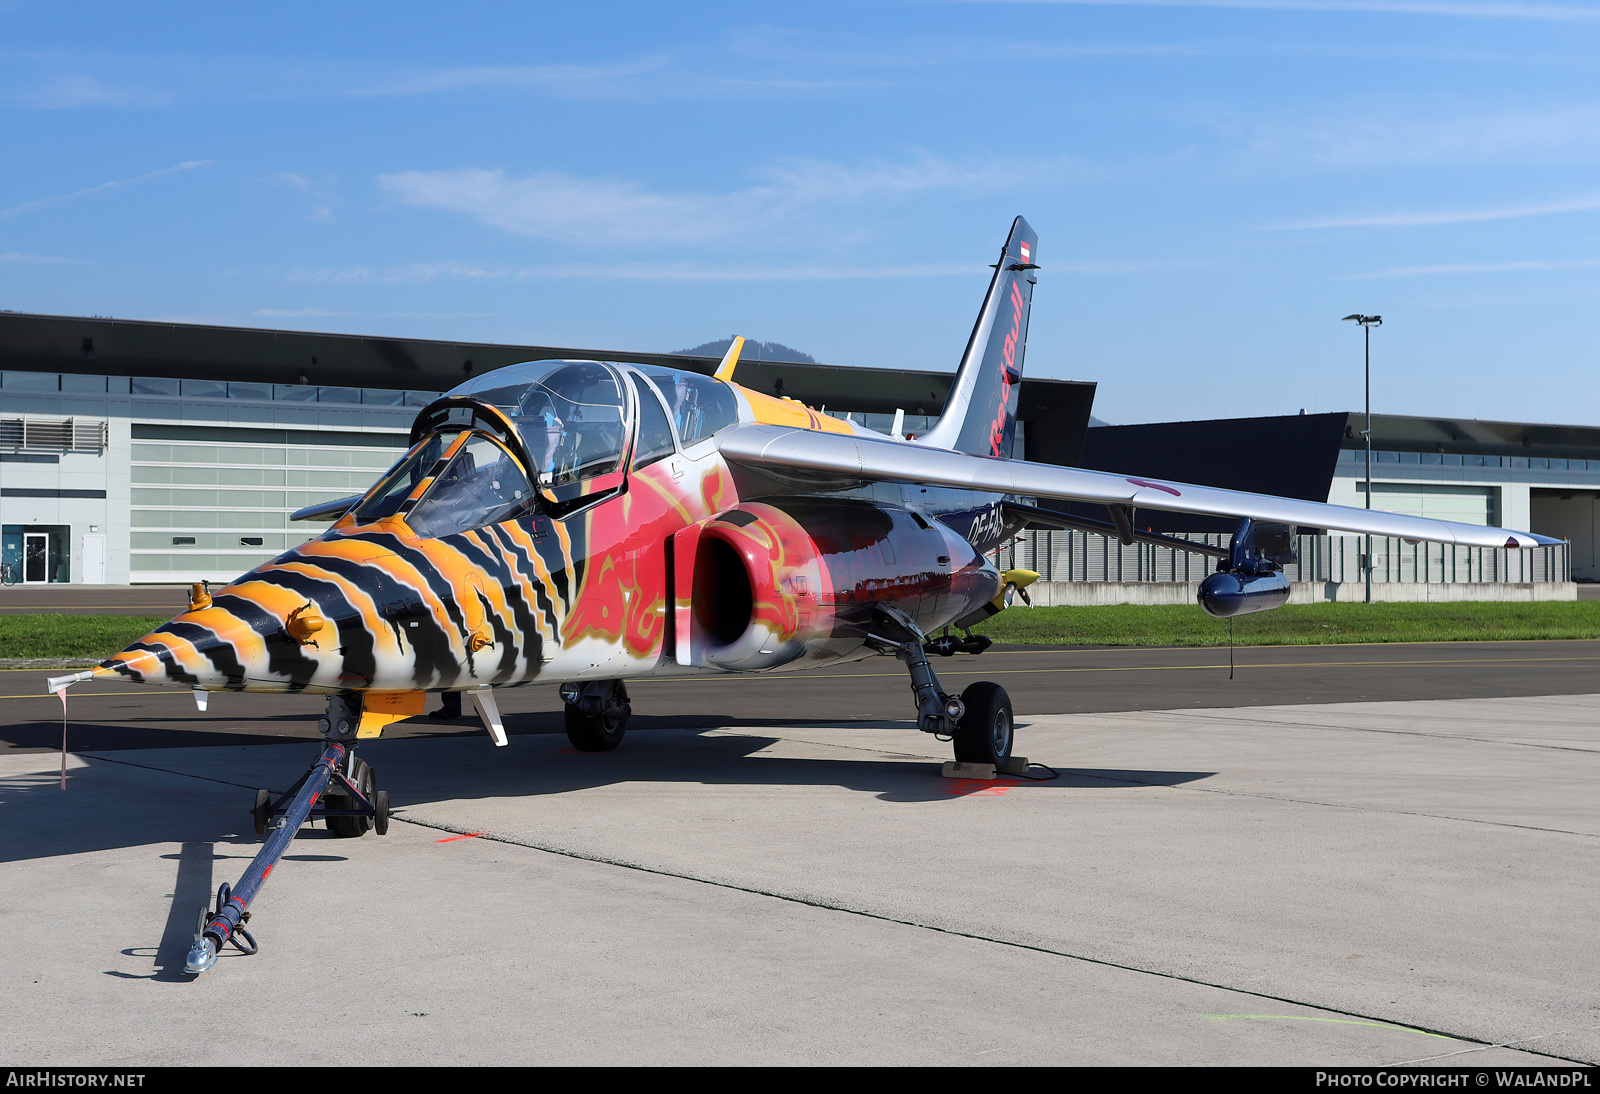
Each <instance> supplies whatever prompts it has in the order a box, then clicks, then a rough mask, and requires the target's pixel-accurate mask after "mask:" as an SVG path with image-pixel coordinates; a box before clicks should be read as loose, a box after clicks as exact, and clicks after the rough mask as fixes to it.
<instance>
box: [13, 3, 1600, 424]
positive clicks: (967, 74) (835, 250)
mask: <svg viewBox="0 0 1600 1094" xmlns="http://www.w3.org/2000/svg"><path fill="white" fill-rule="evenodd" d="M1597 168H1600V3H1590V4H1581V3H1517V2H1480V0H1067V2H1008V0H995V2H922V0H917V2H911V0H853V2H850V3H830V2H812V3H808V4H804V5H800V4H793V5H775V4H764V3H760V2H741V3H737V4H723V3H713V2H701V3H696V4H692V5H662V4H644V3H637V4H636V3H625V2H624V3H612V4H605V5H577V4H570V3H562V4H549V3H544V4H527V3H522V4H493V3H473V4H460V3H455V4H448V5H447V4H421V3H409V2H405V0H389V2H387V3H383V4H375V3H372V4H366V3H349V4H340V5H328V4H322V3H319V4H303V3H296V2H292V0H285V2H276V3H272V4H264V3H256V4H239V5H217V4H210V3H207V4H198V3H183V2H166V3H162V4H143V5H140V4H127V3H122V4H109V3H107V4H98V3H75V2H72V0H51V2H50V3H42V2H37V0H0V308H6V309H10V310H14V311H26V312H43V313H49V314H64V315H103V316H116V317H119V318H130V319H158V320H173V321H189V322H202V323H219V324H239V325H246V326H254V327H269V328H284V329H297V330H324V331H344V332H352V333H362V334H379V335H396V336H408V337H424V338H443V339H460V340H465V341H492V342H512V343H525V344H537V345H558V346H574V347H585V348H595V349H610V350H638V351H647V350H648V351H672V350H677V349H682V348H684V347H687V346H691V345H695V344H697V343H701V342H705V341H708V340H711V339H714V338H722V337H727V336H728V335H730V334H744V335H746V336H748V337H751V338H758V339H763V340H768V341H779V342H783V343H786V344H787V345H790V346H793V347H795V348H797V349H799V350H802V351H804V352H806V353H809V354H811V355H812V356H814V357H816V358H817V359H818V360H820V361H825V362H829V363H835V364H860V365H872V366H879V367H894V368H929V369H933V368H937V369H944V370H950V369H953V368H954V367H955V365H956V364H957V363H958V362H959V358H960V354H961V351H962V348H963V346H964V345H965V341H966V338H967V336H968V333H969V332H970V330H971V326H972V322H973V319H974V317H975V315H976V312H977V309H978V306H979V304H980V302H981V300H982V296H983V291H984V289H985V287H986V285H987V279H988V275H989V271H988V269H987V268H986V267H987V264H988V263H991V262H993V261H994V260H995V256H996V254H997V253H998V250H999V247H1000V245H1001V244H1002V243H1003V242H1004V240H1005V237H1006V233H1007V231H1008V229H1009V226H1010V224H1011V220H1012V218H1013V217H1014V216H1017V215H1019V214H1020V215H1023V216H1026V217H1027V218H1028V220H1029V222H1030V223H1031V224H1032V225H1033V227H1034V228H1035V230H1036V231H1037V232H1038V233H1039V239H1040V242H1039V252H1038V255H1037V256H1036V258H1035V261H1037V262H1038V263H1039V264H1040V266H1041V267H1042V268H1041V269H1040V271H1039V274H1038V277H1039V283H1038V287H1037V290H1036V294H1035V298H1034V308H1033V314H1032V324H1031V329H1030V334H1029V342H1028V353H1027V358H1026V369H1027V372H1028V374H1029V375H1032V376H1047V377H1059V378H1068V379H1082V380H1093V381H1096V382H1097V383H1098V384H1099V392H1098V395H1097V398H1096V403H1095V413H1096V415H1097V416H1098V417H1100V418H1102V419H1105V420H1107V421H1111V422H1143V421H1167V420H1179V419H1193V418H1212V417H1231V416H1241V415H1252V414H1293V413H1296V412H1297V411H1299V410H1301V409H1305V410H1307V411H1308V412H1313V413H1314V412H1319V411H1331V410H1346V409H1359V408H1360V407H1361V405H1362V398H1363V389H1362V335H1361V332H1360V330H1359V329H1357V327H1356V324H1354V323H1345V322H1341V317H1342V316H1345V315H1348V314H1350V313H1352V312H1361V313H1365V314H1369V315H1370V314H1379V315H1382V316H1383V317H1384V325H1383V327H1382V328H1380V329H1377V330H1375V331H1374V332H1373V333H1372V373H1373V385H1372V390H1373V407H1374V409H1375V410H1376V411H1379V412H1389V413H1401V414H1423V415H1447V416H1461V417H1476V418H1492V419H1510V420H1523V421H1553V422H1569V423H1578V424H1591V425H1593V424H1600V171H1597Z"/></svg>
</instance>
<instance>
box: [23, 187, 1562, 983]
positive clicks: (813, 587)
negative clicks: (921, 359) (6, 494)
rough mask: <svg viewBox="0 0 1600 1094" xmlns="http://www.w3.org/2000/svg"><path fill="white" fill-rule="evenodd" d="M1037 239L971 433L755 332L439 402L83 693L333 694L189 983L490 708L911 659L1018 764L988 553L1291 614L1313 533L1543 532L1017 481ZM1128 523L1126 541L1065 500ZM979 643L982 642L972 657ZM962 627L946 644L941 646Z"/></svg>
mask: <svg viewBox="0 0 1600 1094" xmlns="http://www.w3.org/2000/svg"><path fill="white" fill-rule="evenodd" d="M1038 257H1039V253H1038V238H1037V236H1036V234H1035V233H1034V231H1033V229H1032V228H1031V227H1030V226H1029V225H1028V223H1027V221H1025V220H1023V219H1022V218H1021V217H1018V218H1017V219H1016V220H1015V222H1014V223H1013V224H1012V226H1011V230H1010V232H1009V233H1008V235H1007V237H1006V241H1005V244H1004V246H1003V247H1002V249H1001V251H1000V256H999V261H998V262H997V263H996V264H995V266H994V274H993V276H992V278H991V279H990V283H989V288H988V292H987V294H986V295H985V297H984V301H983V305H982V308H981V309H980V311H979V314H978V318H977V321H976V323H975V324H974V326H973V329H972V333H971V336H970V337H969V339H968V341H967V346H966V350H965V353H964V354H963V356H962V359H961V364H960V368H959V370H958V372H957V373H956V377H955V381H954V383H953V385H952V387H951V391H950V396H949V398H948V401H947V403H946V406H945V409H944V413H943V415H942V416H941V417H940V419H939V421H938V422H937V424H936V425H935V426H934V427H933V428H932V429H931V430H930V431H929V432H927V433H926V434H925V435H923V436H920V437H916V438H914V439H908V438H906V437H903V436H898V435H885V434H882V433H878V432H875V431H873V430H871V429H868V428H866V427H865V426H864V425H861V424H859V423H856V422H854V421H851V420H848V419H843V420H842V419H839V418H837V417H831V416H829V415H827V414H825V413H820V412H818V411H817V410H814V409H812V408H811V407H808V406H805V405H804V404H802V403H800V402H797V401H795V400H793V399H789V398H782V397H774V396H771V395H767V394H764V393H762V392H759V391H754V390H751V389H749V388H746V387H742V386H741V385H740V384H739V383H738V382H737V381H736V379H735V377H736V375H737V368H738V360H739V354H740V349H741V346H742V344H743V340H742V339H738V340H736V341H735V342H734V344H733V345H732V347H731V348H730V349H729V351H728V354H727V356H726V358H725V359H724V360H723V362H722V365H721V367H720V368H719V369H718V370H717V372H716V374H715V375H714V376H712V377H706V376H703V375H699V374H697V373H691V372H685V371H678V370H675V369H671V368H665V367H657V366H649V367H641V366H636V365H631V364H625V363H614V362H606V361H534V362H529V363H525V364H519V365H512V366H509V367H505V368H501V369H497V370H494V371H492V372H488V373H485V374H483V375H480V376H477V377H475V378H473V379H471V380H469V381H467V382H466V383H463V384H461V385H460V386H459V387H457V388H455V389H454V390H452V391H450V392H448V393H447V394H445V395H444V396H443V397H442V398H440V399H438V400H437V401H436V402H434V403H433V404H431V405H430V406H427V407H425V408H423V409H422V411H421V412H420V413H419V414H418V415H417V418H416V421H415V424H414V425H413V427H412V430H411V448H410V450H409V451H408V452H407V453H406V454H405V455H404V456H403V457H402V458H401V459H400V460H399V462H398V463H396V464H395V465H394V467H393V469H392V470H390V471H389V472H388V473H387V474H385V475H384V476H383V477H382V478H381V479H379V480H378V482H377V483H376V484H375V485H374V486H373V487H372V488H371V489H369V490H368V491H367V492H366V493H364V494H362V495H359V496H355V497H350V498H345V499H342V500H340V501H336V502H332V503H326V504H321V505H316V506H311V507H309V508H307V509H303V510H301V511H300V512H298V513H296V514H294V518H295V519H298V520H325V521H332V522H333V523H332V527H330V528H329V529H328V530H327V531H326V532H325V533H324V534H322V535H321V536H319V537H317V538H315V539H313V540H311V541H309V542H307V543H304V544H302V545H301V546H299V547H295V548H293V549H292V550H289V551H286V552H285V553H283V554H282V555H280V556H279V557H277V558H275V559H273V560H272V561H270V562H268V563H265V564H264V565H261V566H259V567H257V568H256V569H254V570H252V571H250V572H249V573H246V574H244V575H242V576H241V577H239V578H238V579H237V580H235V581H233V582H232V583H230V584H228V585H226V586H225V587H223V588H220V589H218V590H216V591H215V592H212V591H209V590H207V589H205V588H203V587H202V586H198V585H197V586H195V588H194V592H193V594H192V599H191V606H190V609H189V610H188V611H186V612H184V613H182V614H181V615H179V616H177V617H176V618H174V619H173V620H171V621H170V622H168V623H166V624H164V625H162V626H160V627H158V628H156V629H155V630H154V631H152V632H151V633H150V634H148V635H146V636H145V637H144V638H142V639H140V640H139V641H138V642H135V643H134V644H133V645H131V646H129V647H128V648H127V649H126V650H124V651H123V652H121V653H118V654H116V655H115V656H113V657H111V658H109V659H108V660H106V661H105V662H103V663H102V664H101V665H100V666H99V667H97V668H95V669H92V670H88V671H85V672H81V673H76V674H72V675H69V676H64V677H59V678H56V679H54V680H52V681H51V682H50V686H51V688H52V690H59V689H61V688H64V687H66V686H68V685H70V684H72V683H75V682H77V681H79V680H85V679H91V678H96V679H103V678H108V677H109V678H122V679H125V680H128V681H131V682H134V683H144V684H160V685H169V686H177V687H184V688H191V689H194V690H195V692H196V695H197V701H198V700H202V699H203V696H204V693H206V692H210V691H219V690H221V691H250V692H312V693H317V694H322V695H326V696H327V703H328V705H327V713H326V714H325V716H324V717H323V718H322V719H321V721H320V723H319V727H320V729H321V732H322V734H323V737H324V741H325V749H324V752H323V755H322V758H321V759H320V760H319V761H318V764H317V765H316V766H315V767H314V768H313V769H312V770H311V771H309V772H308V773H307V774H306V776H304V777H303V778H302V779H301V781H300V782H299V783H297V784H296V785H295V786H294V787H292V788H291V789H290V791H288V792H285V793H283V794H279V795H273V794H271V793H270V792H268V791H266V790H262V791H260V792H259V793H258V795H257V801H256V807H255V817H256V828H257V831H258V832H259V833H262V834H265V835H267V837H268V838H267V841H266V843H265V845H264V846H263V848H262V850H261V852H260V854H259V855H258V856H257V858H256V860H255V862H253V863H252V865H251V867H250V869H249V870H248V871H247V872H246V873H245V875H244V877H243V879H242V880H241V882H240V884H239V885H238V886H237V887H235V888H230V887H228V886H224V887H223V889H222V891H221V892H219V894H218V901H217V906H216V908H215V910H210V911H208V910H205V909H203V910H202V914H201V917H200V922H199V924H198V925H197V929H196V940H195V946H194V949H193V950H192V951H191V954H190V960H189V966H188V967H189V970H190V971H191V972H195V973H198V972H201V971H204V970H205V969H207V968H209V967H210V966H211V964H212V963H213V962H214V961H215V959H216V954H217V951H218V949H220V948H221V947H222V945H223V944H224V943H226V942H229V941H232V942H233V943H234V944H235V945H237V946H239V947H240V948H241V949H246V950H247V951H251V952H253V950H254V947H255V943H254V940H253V939H252V938H251V936H250V934H249V932H248V931H247V930H246V929H245V928H244V921H245V920H247V919H248V918H249V913H248V905H249V902H250V901H251V899H253V897H254V895H255V893H256V892H257V891H258V890H259V888H260V885H261V883H262V882H264V880H265V878H266V876H267V874H268V873H270V871H271V868H272V866H273V865H274V864H275V863H276V862H277V860H278V858H279V857H280V856H281V855H282V854H283V851H284V849H285V848H286V847H287V846H288V843H289V841H290V840H291V839H292V838H293V836H294V833H295V831H296V830H297V829H298V828H299V826H300V825H301V824H302V823H304V822H305V820H306V819H307V818H308V817H311V816H322V817H324V818H325V820H326V823H327V826H328V827H329V829H330V830H332V831H333V832H334V833H336V834H339V835H345V836H359V835H361V834H363V833H365V832H366V831H368V830H369V829H372V828H375V829H376V830H377V832H379V833H380V834H381V833H383V832H384V831H386V830H387V826H388V800H387V794H386V793H385V792H383V791H379V790H378V789H377V788H376V779H375V776H374V774H373V771H372V769H371V768H370V766H368V765H366V764H365V763H363V762H362V761H361V760H359V759H357V758H356V757H355V755H354V749H355V746H356V745H357V743H358V742H359V741H361V740H364V739H370V738H375V737H377V736H379V735H380V734H381V733H382V732H383V729H384V727H385V726H386V725H388V724H390V723H392V722H394V721H397V720H400V719H403V718H407V717H412V716H415V715H419V714H421V713H422V712H423V710H424V706H425V703H426V700H427V693H429V692H441V691H459V692H464V693H465V694H466V695H467V696H468V697H469V698H470V699H471V701H472V703H473V705H474V707H475V708H476V711H477V713H478V715H479V716H480V717H481V719H482V721H483V723H484V725H485V728H486V729H487V730H488V732H489V734H490V735H491V736H492V738H493V740H494V742H495V744H497V745H504V744H506V735H505V731H504V728H503V725H502V722H501V719H500V716H499V713H498V710H497V706H496V703H495V699H494V695H495V691H496V689H499V688H507V687H521V686H526V685H537V684H557V685H559V687H560V696H561V699H562V700H563V703H564V708H565V716H566V728H567V733H568V735H569V737H570V738H571V740H572V743H573V744H574V745H575V746H576V747H577V748H579V749H585V750H595V751H601V750H607V749H612V748H615V747H617V746H618V745H619V744H620V743H621V741H622V740H623V737H624V734H625V733H626V730H627V725H628V718H629V714H630V711H631V705H630V702H629V696H628V688H627V681H629V680H631V679H635V678H638V677H641V676H659V675H670V674H679V673H711V672H720V673H749V672H779V671H792V670H796V669H804V668H810V667H813V666H818V665H825V664H829V663H834V662H840V661H846V660H851V659H858V658H863V657H868V656H873V655H878V654H887V655H893V656H895V657H898V658H899V659H900V660H901V661H903V662H904V663H905V664H906V667H907V670H908V675H909V679H910V683H911V690H912V699H913V705H914V709H915V716H916V725H917V728H918V729H919V730H921V731H923V732H926V733H932V734H937V735H940V736H941V737H948V738H950V739H951V740H952V741H953V745H954V753H955V757H956V759H957V760H958V761H962V762H967V763H976V764H992V765H994V766H996V767H997V768H1000V769H1004V768H1005V767H1006V766H1007V764H1008V763H1010V762H1011V760H1012V747H1013V727H1012V710H1011V703H1010V700H1009V699H1008V698H1007V696H1006V693H1005V691H1004V689H1002V688H1001V687H999V686H998V685H996V684H994V683H990V682H981V683H975V684H973V685H971V686H970V687H968V688H967V689H966V690H965V691H963V692H962V693H961V694H959V695H955V694H952V693H950V692H948V691H946V690H945V689H944V688H943V686H942V685H941V684H940V682H939V679H938V675H937V673H936V671H935V670H934V668H933V665H932V663H931V662H930V659H929V654H930V653H932V654H942V655H952V654H954V653H957V652H966V653H973V654H976V653H981V652H982V651H983V650H984V649H985V648H986V647H987V646H988V644H989V640H988V639H987V638H985V637H983V636H981V635H976V634H973V633H972V631H971V628H973V627H975V626H978V625H979V624H981V623H982V622H983V621H984V620H985V619H987V618H988V617H989V616H991V615H993V614H994V613H995V612H997V611H999V610H1001V609H1002V608H1003V607H1004V606H1005V604H1006V603H1007V602H1008V594H1009V592H1010V590H1012V589H1014V588H1018V587H1021V586H1023V585H1025V584H1026V583H1027V581H1028V580H1030V579H1031V578H1032V577H1033V576H1036V575H1031V574H1029V573H1027V572H1025V571H1012V572H1009V573H1006V574H1002V573H1000V572H999V571H998V570H997V569H996V567H995V566H994V564H993V563H991V562H990V561H989V559H988V557H987V553H988V552H990V551H992V550H993V549H995V548H996V547H998V546H1000V545H1001V544H1002V543H1004V542H1005V541H1007V540H1008V539H1009V538H1011V537H1013V536H1015V535H1016V534H1017V533H1018V532H1019V531H1020V530H1021V529H1022V528H1023V527H1025V526H1026V525H1028V524H1030V523H1032V524H1044V525H1054V526H1057V527H1071V528H1089V529H1092V530H1095V531H1104V532H1108V533H1110V534H1113V535H1115V536H1117V537H1118V538H1119V539H1120V540H1121V541H1122V542H1124V543H1131V542H1134V541H1146V542H1156V543H1164V544H1168V545H1171V546H1176V547H1181V548H1183V549H1185V550H1193V551H1201V552H1203V553H1207V554H1212V555H1216V556H1218V562H1217V570H1216V572H1215V573H1213V574H1212V575H1211V576H1210V577H1209V578H1207V580H1206V581H1205V582H1204V583H1203V585H1202V586H1201V589H1200V593H1199V599H1200V606H1201V607H1202V608H1203V609H1204V610H1206V611H1208V612H1210V613H1211V614H1213V615H1216V616H1219V617H1226V616H1231V615H1235V614H1240V613H1243V612H1250V611H1258V610H1263V609H1267V608H1274V607H1278V606H1280V605H1281V604H1283V603H1284V602H1285V601H1287V599H1288V595H1289V587H1288V582H1287V580H1286V579H1285V578H1284V575H1283V573H1282V564H1283V563H1284V562H1285V561H1287V560H1288V558H1289V557H1290V556H1289V555H1288V554H1287V552H1288V550H1289V543H1290V542H1291V535H1292V532H1293V528H1294V526H1296V525H1299V526H1308V527H1316V528H1328V529H1338V530H1342V531H1350V532H1358V533H1359V532H1366V533H1371V534H1374V535H1385V536H1399V537H1405V538H1407V539H1410V540H1430V541H1439V542H1445V543H1461V544H1472V545H1477V546H1490V547H1531V546H1535V545H1538V544H1542V543H1552V542H1555V541H1553V540H1549V539H1547V538H1545V537H1541V536H1536V535H1532V534H1529V533H1524V532H1512V531H1507V530H1505V529H1501V528H1492V527H1481V526H1475V525H1466V524H1456V523H1451V522H1447V521H1439V520H1430V519H1425V518H1421V517H1412V516H1404V515H1399V514H1394V513H1386V512H1381V511H1372V510H1366V509H1354V508H1347V507H1342V506H1334V505H1325V504H1320V503H1316V502H1308V501H1299V500H1291V499H1285V498H1277V497H1271V496H1266V495H1259V494H1251V493H1244V492H1239V491H1232V490H1223V489H1217V488H1212V487H1205V486H1194V485H1190V484H1186V483H1179V482H1166V481H1155V480H1151V479H1146V478H1139V477H1130V476H1125V475H1118V474H1113V473H1108V472H1101V471H1088V470H1083V469H1078V468H1072V467H1061V466H1056V465H1051V464H1039V463H1030V462H1027V461H1023V460H1018V459H1013V458H1011V455H1012V442H1013V440H1014V437H1015V432H1016V420H1017V419H1016V413H1017V400H1018V394H1019V386H1020V381H1021V379H1022V368H1023V357H1024V353H1025V349H1026V345H1027V334H1028V317H1029V310H1030V307H1031V305H1032V301H1033V292H1034V287H1035V282H1036V271H1037V270H1038V269H1039V264H1038V261H1037V259H1038ZM1060 502H1089V503H1096V504H1099V505H1103V506H1105V508H1106V511H1107V519H1106V520H1104V521H1100V520H1094V519H1088V518H1084V517H1080V516H1075V515H1070V514H1067V513H1064V512H1062V511H1060V510H1059V508H1049V507H1047V506H1048V505H1049V503H1060ZM1138 508H1148V509H1158V510H1169V511H1177V512H1184V513H1193V514H1206V515H1212V516H1225V517H1230V518H1239V521H1240V524H1239V529H1238V532H1237V533H1236V534H1235V535H1234V537H1233V541H1232V543H1231V545H1230V547H1228V548H1226V549H1218V548H1214V547H1210V546H1206V545H1202V544H1197V543H1193V542H1190V541H1188V540H1184V539H1179V538H1173V537H1167V536H1162V535H1157V534H1154V533H1150V532H1143V531H1139V530H1137V529H1136V528H1135V527H1134V524H1133V512H1134V510H1135V509H1138ZM953 631H960V632H961V634H959V635H957V634H954V633H952V632H953ZM940 632H943V633H940Z"/></svg>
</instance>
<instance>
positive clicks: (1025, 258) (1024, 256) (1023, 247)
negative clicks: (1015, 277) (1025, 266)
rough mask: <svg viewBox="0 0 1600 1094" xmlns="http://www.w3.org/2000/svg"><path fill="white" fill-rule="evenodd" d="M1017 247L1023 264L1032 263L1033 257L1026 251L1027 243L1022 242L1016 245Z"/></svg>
mask: <svg viewBox="0 0 1600 1094" xmlns="http://www.w3.org/2000/svg"><path fill="white" fill-rule="evenodd" d="M1017 246H1018V247H1019V248H1021V250H1022V261H1024V262H1032V261H1033V255H1032V253H1031V252H1030V251H1029V250H1028V243H1027V241H1026V240H1023V241H1022V242H1020V243H1018V244H1017Z"/></svg>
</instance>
